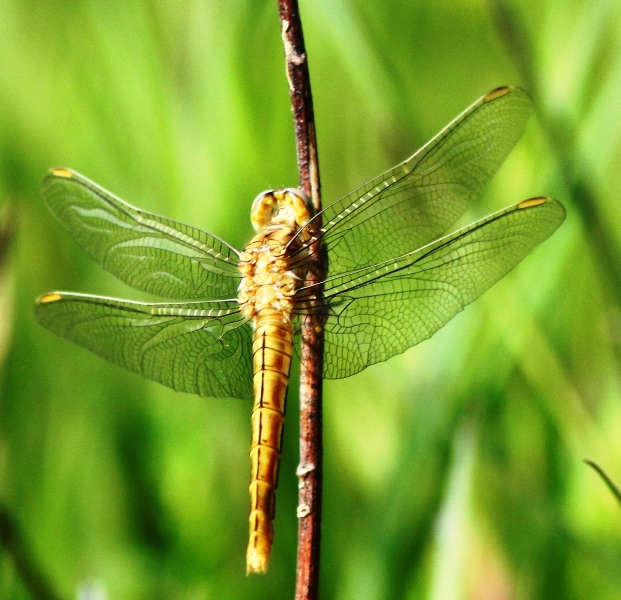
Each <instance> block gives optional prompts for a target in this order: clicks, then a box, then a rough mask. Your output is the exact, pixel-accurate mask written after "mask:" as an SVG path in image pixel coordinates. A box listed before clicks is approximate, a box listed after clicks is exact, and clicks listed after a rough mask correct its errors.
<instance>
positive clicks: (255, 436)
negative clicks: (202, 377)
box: [246, 309, 293, 573]
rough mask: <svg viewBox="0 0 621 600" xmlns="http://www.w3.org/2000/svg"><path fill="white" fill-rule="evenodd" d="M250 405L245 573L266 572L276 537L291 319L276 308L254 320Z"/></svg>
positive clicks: (291, 345)
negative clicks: (276, 502)
mask: <svg viewBox="0 0 621 600" xmlns="http://www.w3.org/2000/svg"><path fill="white" fill-rule="evenodd" d="M254 324H255V329H254V341H253V346H252V349H253V367H254V406H253V410H252V442H251V445H250V462H251V465H252V471H251V477H250V502H251V506H250V540H249V542H248V551H247V554H246V564H247V569H248V572H249V573H250V572H263V573H264V572H265V571H266V570H267V563H268V560H269V556H270V549H271V547H272V540H273V537H274V527H273V521H274V514H275V512H274V510H275V495H276V486H277V482H278V465H279V462H280V452H281V448H282V431H283V425H284V422H285V398H286V395H287V385H288V383H289V370H290V368H291V353H292V348H293V342H292V338H293V333H292V327H291V323H290V321H289V320H288V319H287V318H283V315H282V314H279V313H278V312H277V311H274V310H271V309H268V310H264V311H262V312H261V313H260V314H259V315H257V316H256V317H255V319H254Z"/></svg>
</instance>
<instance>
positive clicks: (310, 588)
mask: <svg viewBox="0 0 621 600" xmlns="http://www.w3.org/2000/svg"><path fill="white" fill-rule="evenodd" d="M278 10H279V13H280V23H281V29H282V39H283V44H284V48H285V61H286V67H287V80H288V82H289V95H290V97H291V106H292V111H293V122H294V127H295V138H296V150H297V161H298V172H299V176H300V189H302V190H303V191H304V192H305V193H306V194H307V195H308V196H309V197H310V198H311V199H312V202H313V206H314V208H315V211H316V212H319V211H320V210H321V189H320V181H319V162H318V158H317V140H316V137H315V120H314V114H313V99H312V95H311V88H310V78H309V74H308V61H307V56H306V49H305V47H304V36H303V34H302V23H301V21H300V14H299V10H298V3H297V0H278ZM314 225H315V229H314V232H313V233H314V234H315V235H316V234H317V233H318V232H319V231H320V229H321V217H319V218H317V219H315V221H314ZM310 251H311V253H312V255H313V256H315V257H317V259H316V260H315V261H314V262H313V264H312V266H311V268H310V269H309V272H308V275H307V277H306V281H305V285H315V284H317V283H318V282H320V281H323V279H324V278H325V274H326V271H327V261H326V258H325V252H324V251H323V248H322V247H321V242H320V241H319V240H317V239H314V241H313V242H312V246H311V248H310ZM321 293H322V290H321V289H319V290H318V291H317V295H318V296H319V297H320V294H321ZM311 312H313V311H311ZM322 369H323V318H322V316H321V315H318V314H317V315H313V314H310V315H306V316H304V317H303V320H302V350H301V367H300V464H299V466H298V469H297V476H298V478H299V498H298V564H297V579H296V591H295V597H296V600H313V599H315V598H317V597H318V592H319V556H320V552H319V548H320V539H321V483H322V454H323V443H322V431H321V393H322Z"/></svg>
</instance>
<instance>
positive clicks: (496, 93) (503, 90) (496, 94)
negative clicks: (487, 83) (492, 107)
mask: <svg viewBox="0 0 621 600" xmlns="http://www.w3.org/2000/svg"><path fill="white" fill-rule="evenodd" d="M510 89H511V88H509V87H507V86H506V85H505V86H503V87H499V88H496V89H495V90H492V91H491V92H489V93H487V94H485V97H484V98H483V99H484V100H485V102H491V101H492V100H496V98H500V97H501V96H504V95H505V94H507V93H508V92H509V90H510Z"/></svg>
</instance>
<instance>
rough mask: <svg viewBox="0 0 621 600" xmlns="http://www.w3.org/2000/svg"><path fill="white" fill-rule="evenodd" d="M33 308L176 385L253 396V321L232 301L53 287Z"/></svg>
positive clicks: (91, 345)
mask: <svg viewBox="0 0 621 600" xmlns="http://www.w3.org/2000/svg"><path fill="white" fill-rule="evenodd" d="M35 314H36V317H37V320H38V321H39V322H40V323H41V324H42V325H43V326H44V327H46V328H47V329H49V330H50V331H52V332H54V333H56V334H58V335H60V336H61V337H64V338H65V339H68V340H70V341H72V342H75V343H76V344H79V345H80V346H84V347H85V348H87V349H88V350H91V351H92V352H94V353H95V354H97V355H98V356H101V357H102V358H105V359H106V360H108V361H110V362H112V363H114V364H115V365H119V366H121V367H124V368H126V369H129V370H130V371H133V372H134V373H138V374H140V375H142V376H144V377H146V378H147V379H152V380H153V381H157V382H158V383H162V384H164V385H166V386H168V387H171V388H173V389H174V390H177V391H179V392H191V393H194V394H199V395H200V396H210V397H218V398H220V397H232V398H242V399H251V398H252V328H251V325H250V323H249V322H248V321H247V320H246V319H245V317H243V316H242V315H241V314H240V312H239V305H238V304H237V302H235V301H229V302H226V301H224V302H217V301H213V302H184V303H179V304H168V303H156V304H147V303H142V302H129V301H125V300H115V299H113V298H105V297H102V296H91V295H87V294H70V293H65V292H52V293H50V294H45V295H44V296H41V298H39V299H38V300H37V304H36V308H35Z"/></svg>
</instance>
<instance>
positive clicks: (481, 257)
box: [299, 198, 565, 379]
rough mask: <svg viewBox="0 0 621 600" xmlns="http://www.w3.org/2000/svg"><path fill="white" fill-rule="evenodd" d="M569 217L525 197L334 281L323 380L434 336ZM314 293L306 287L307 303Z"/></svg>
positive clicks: (328, 297) (328, 294)
mask: <svg viewBox="0 0 621 600" xmlns="http://www.w3.org/2000/svg"><path fill="white" fill-rule="evenodd" d="M564 218H565V209H564V208H563V206H562V205H561V204H559V203H558V202H557V201H556V200H553V199H551V198H535V199H532V200H526V201H524V202H521V203H519V204H516V205H514V206H511V207H509V208H506V209H504V210H501V211H499V212H497V213H494V214H492V215H490V216H488V217H486V218H484V219H481V220H480V221H477V222H475V223H473V224H472V225H469V226H468V227H464V228H463V229H460V230H458V231H456V232H455V233H453V234H451V235H448V236H445V237H443V238H440V239H438V240H436V241H434V242H432V243H431V244H428V245H427V246H424V247H422V248H419V249H418V250H416V251H414V252H410V253H407V254H404V255H402V256H400V257H398V258H396V259H393V260H390V261H387V262H385V263H382V264H379V265H374V266H373V267H368V268H366V269H359V270H357V271H353V272H351V273H347V274H345V275H339V276H333V277H330V278H328V280H327V281H326V282H325V301H326V303H327V309H328V310H329V313H330V314H329V316H328V319H327V322H326V325H325V346H326V348H325V358H324V376H325V377H327V378H331V379H334V378H340V377H348V376H350V375H353V374H354V373H357V372H359V371H361V370H362V369H364V368H366V367H368V366H369V365H372V364H375V363H377V362H381V361H384V360H386V359H388V358H390V357H391V356H394V355H395V354H399V353H401V352H404V351H405V350H406V349H408V348H410V347H411V346H414V345H416V344H418V343H419V342H422V341H423V340H425V339H427V338H429V337H431V335H433V334H434V333H435V332H436V331H437V330H438V329H440V328H441V327H442V326H443V325H445V324H446V323H447V322H448V321H449V320H450V319H451V318H453V317H454V316H455V315H456V314H457V313H458V312H459V311H461V310H462V309H463V308H464V307H465V306H466V305H467V304H469V303H470V302H472V301H473V300H475V299H476V298H478V297H479V296H480V295H481V294H482V293H483V292H484V291H485V290H487V289H488V288H489V287H491V286H492V285H493V284H494V283H496V282H497V281H498V280H499V279H500V278H501V277H503V276H504V275H505V274H506V273H508V272H509V271H510V270H511V269H513V267H515V266H516V265H517V264H518V263H519V262H520V261H521V260H522V259H523V258H524V257H525V256H526V255H527V254H528V253H529V252H531V250H533V249H534V248H535V247H536V246H537V245H538V244H540V243H541V242H542V241H543V240H545V239H546V238H548V237H549V236H550V235H552V233H553V232H554V231H555V230H556V229H557V228H558V227H559V225H560V224H561V223H562V222H563V220H564ZM310 294H312V288H307V289H306V290H300V294H299V296H300V302H301V303H302V305H303V302H304V300H305V296H306V298H308V296H309V295H310Z"/></svg>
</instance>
